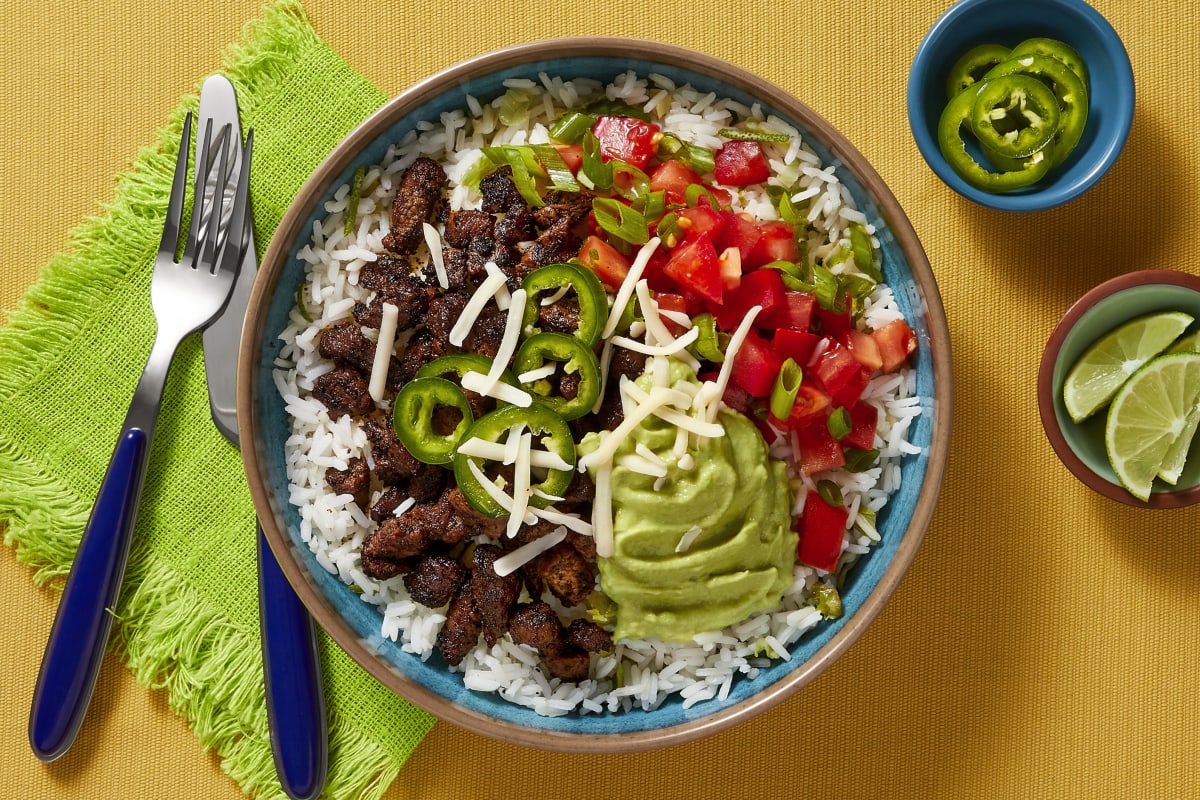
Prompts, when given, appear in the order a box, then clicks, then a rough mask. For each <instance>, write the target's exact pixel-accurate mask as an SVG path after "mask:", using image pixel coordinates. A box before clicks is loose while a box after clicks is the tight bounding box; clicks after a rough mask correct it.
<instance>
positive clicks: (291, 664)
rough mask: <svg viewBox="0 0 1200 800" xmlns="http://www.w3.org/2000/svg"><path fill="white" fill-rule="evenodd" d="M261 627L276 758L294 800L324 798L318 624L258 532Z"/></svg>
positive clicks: (324, 737)
mask: <svg viewBox="0 0 1200 800" xmlns="http://www.w3.org/2000/svg"><path fill="white" fill-rule="evenodd" d="M258 576H259V577H258V588H259V592H258V597H259V627H260V630H261V635H262V650H263V677H264V679H265V683H266V693H267V716H268V718H269V720H270V728H271V752H272V754H273V755H274V758H275V771H276V772H277V773H278V774H279V780H280V783H281V784H282V786H283V790H284V791H285V792H286V793H287V795H288V797H290V798H292V799H293V800H311V799H312V798H315V797H317V796H318V795H320V794H321V791H322V789H323V788H324V786H325V773H326V769H327V766H328V761H329V741H328V731H327V723H326V719H325V692H324V690H323V688H322V684H321V670H320V666H319V662H318V660H317V640H316V636H315V633H314V631H313V623H312V618H311V617H310V616H309V615H308V610H307V609H306V608H305V607H304V604H303V603H301V602H300V598H299V597H297V596H296V592H295V591H294V590H293V589H292V586H291V584H289V583H288V580H287V576H285V575H284V574H283V570H282V569H280V567H279V563H278V562H277V561H276V560H275V555H274V554H273V553H272V552H271V548H270V545H269V544H268V543H267V539H266V537H265V536H264V535H263V531H262V526H261V525H259V526H258Z"/></svg>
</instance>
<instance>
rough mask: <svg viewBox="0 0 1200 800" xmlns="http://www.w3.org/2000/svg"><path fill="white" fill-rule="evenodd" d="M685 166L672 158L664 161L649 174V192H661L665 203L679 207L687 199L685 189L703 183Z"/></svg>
mask: <svg viewBox="0 0 1200 800" xmlns="http://www.w3.org/2000/svg"><path fill="white" fill-rule="evenodd" d="M703 182H704V181H702V180H700V176H699V175H697V174H696V173H695V172H693V171H692V170H691V169H690V168H689V167H688V165H687V164H684V163H683V162H682V161H679V160H676V159H674V158H672V159H670V160H669V161H664V162H662V163H661V164H659V165H658V166H657V167H655V168H654V169H653V170H652V171H651V172H650V191H652V192H663V193H664V194H665V196H666V198H667V203H669V204H670V205H674V206H681V205H683V204H684V203H685V202H686V199H687V187H688V186H690V185H691V184H693V183H703Z"/></svg>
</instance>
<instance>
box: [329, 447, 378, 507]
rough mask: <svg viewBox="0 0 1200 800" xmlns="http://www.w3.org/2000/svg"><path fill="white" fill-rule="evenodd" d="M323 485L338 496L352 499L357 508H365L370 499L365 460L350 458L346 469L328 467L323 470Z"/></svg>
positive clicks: (369, 473) (367, 469)
mask: <svg viewBox="0 0 1200 800" xmlns="http://www.w3.org/2000/svg"><path fill="white" fill-rule="evenodd" d="M325 483H327V484H329V488H330V489H333V491H335V492H337V493H338V494H348V495H351V496H353V497H354V502H355V503H357V504H358V507H359V508H366V507H367V502H368V501H369V500H370V497H371V470H370V468H369V467H367V462H366V460H364V459H362V458H357V457H355V458H351V459H350V460H349V461H348V462H347V464H346V469H337V468H335V467H329V468H328V469H326V470H325Z"/></svg>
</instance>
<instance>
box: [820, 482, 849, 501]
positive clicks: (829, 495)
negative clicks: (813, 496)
mask: <svg viewBox="0 0 1200 800" xmlns="http://www.w3.org/2000/svg"><path fill="white" fill-rule="evenodd" d="M817 494H819V495H821V499H822V500H824V501H825V502H826V503H828V504H829V505H831V506H840V505H842V503H843V502H844V500H843V498H842V490H841V489H840V488H839V487H838V485H837V484H836V483H834V482H833V481H831V480H823V481H817Z"/></svg>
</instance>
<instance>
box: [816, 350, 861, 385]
mask: <svg viewBox="0 0 1200 800" xmlns="http://www.w3.org/2000/svg"><path fill="white" fill-rule="evenodd" d="M861 371H862V367H861V366H860V365H859V363H858V359H856V358H855V357H854V356H853V355H851V354H850V350H849V348H847V347H846V346H845V345H844V344H842V343H841V342H838V341H836V340H834V341H831V342H830V343H829V345H828V346H827V347H826V348H825V350H824V351H822V353H821V355H820V356H819V357H818V358H817V363H816V364H815V365H814V366H813V374H814V375H815V377H816V379H817V380H818V381H820V382H821V386H822V387H824V389H825V391H826V392H829V394H830V395H831V396H833V395H836V394H837V393H838V392H840V391H841V390H842V387H844V386H845V385H846V384H847V383H848V382H849V381H850V380H851V379H852V378H853V377H854V376H855V375H856V373H858V372H861Z"/></svg>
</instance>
